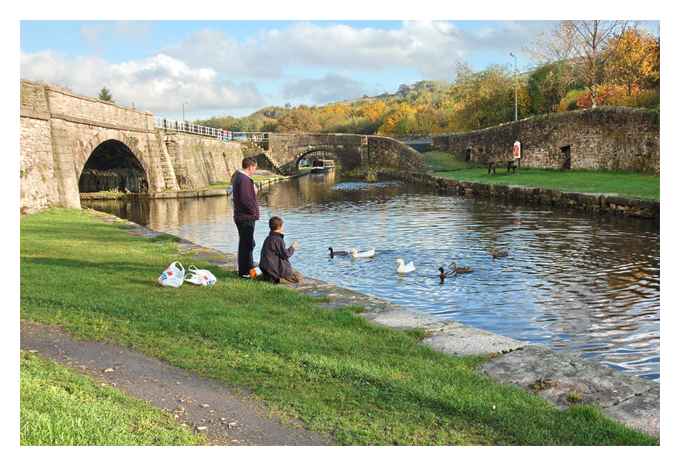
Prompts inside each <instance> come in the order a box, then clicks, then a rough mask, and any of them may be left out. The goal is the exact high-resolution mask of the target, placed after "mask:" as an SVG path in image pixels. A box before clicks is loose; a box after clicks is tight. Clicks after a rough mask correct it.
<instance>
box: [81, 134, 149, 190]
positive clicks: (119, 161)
mask: <svg viewBox="0 0 680 466" xmlns="http://www.w3.org/2000/svg"><path fill="white" fill-rule="evenodd" d="M100 139H103V140H101V141H100ZM95 142H96V145H95ZM83 149H84V152H85V154H87V155H86V158H85V159H84V161H83V163H82V166H81V167H79V169H78V170H77V172H76V173H77V175H78V177H77V179H78V190H79V191H80V192H81V193H82V192H95V191H107V190H117V191H123V192H148V190H149V170H148V168H147V166H146V164H145V163H144V159H143V158H142V157H140V156H139V155H138V154H136V153H135V151H134V150H133V149H132V148H131V147H130V145H128V144H126V143H125V142H122V141H121V140H120V139H117V138H102V137H101V136H99V135H98V136H96V137H94V138H92V139H91V140H90V141H88V143H86V144H85V146H84V148H83Z"/></svg>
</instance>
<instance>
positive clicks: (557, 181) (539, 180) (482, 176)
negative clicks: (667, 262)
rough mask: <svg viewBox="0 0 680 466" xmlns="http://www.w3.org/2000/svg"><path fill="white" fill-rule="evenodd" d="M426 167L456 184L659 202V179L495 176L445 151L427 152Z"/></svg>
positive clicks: (589, 174) (582, 173) (526, 172)
mask: <svg viewBox="0 0 680 466" xmlns="http://www.w3.org/2000/svg"><path fill="white" fill-rule="evenodd" d="M424 155H425V160H426V164H427V165H428V168H430V170H432V171H434V172H435V175H436V176H440V177H443V178H449V179H454V180H459V181H472V182H475V183H486V184H507V185H517V186H531V187H539V188H547V189H556V190H559V191H567V192H580V193H602V194H605V193H606V194H610V195H618V196H623V197H635V198H640V199H652V200H656V201H658V200H659V194H660V191H659V186H660V183H659V182H660V177H659V176H658V175H643V174H640V173H632V172H612V171H586V170H568V171H560V170H541V169H536V168H528V169H527V168H522V169H520V170H518V172H517V173H516V174H514V175H513V174H510V175H508V174H506V169H505V168H504V167H498V168H496V175H489V174H487V168H486V167H476V166H473V165H471V164H468V163H466V162H462V161H460V160H456V159H455V158H454V156H453V155H451V154H447V153H445V152H436V151H435V152H428V153H426V154H424Z"/></svg>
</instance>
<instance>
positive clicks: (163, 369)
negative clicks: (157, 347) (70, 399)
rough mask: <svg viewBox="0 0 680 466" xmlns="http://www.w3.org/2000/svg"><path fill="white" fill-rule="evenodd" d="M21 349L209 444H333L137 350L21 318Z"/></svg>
mask: <svg viewBox="0 0 680 466" xmlns="http://www.w3.org/2000/svg"><path fill="white" fill-rule="evenodd" d="M21 349H22V350H26V351H29V352H32V353H37V354H39V355H41V356H43V357H47V358H48V359H51V360H53V361H55V362H58V363H61V364H63V365H65V366H66V367H70V368H71V369H75V370H77V371H79V372H81V373H84V374H85V375H87V376H90V377H91V378H93V379H94V380H95V381H96V382H97V383H99V384H101V385H110V386H112V387H115V388H117V389H120V390H121V391H123V392H124V393H126V394H128V395H130V396H133V397H135V398H138V399H141V400H144V401H147V402H149V403H151V404H152V405H153V406H155V407H157V408H160V409H161V410H163V411H167V412H169V413H171V414H172V415H173V416H174V418H175V419H176V420H177V422H179V423H181V424H182V425H186V426H189V427H191V428H192V429H193V430H194V432H196V433H199V434H203V435H205V437H206V439H207V441H208V443H209V444H211V445H268V446H269V445H307V446H318V445H332V444H333V441H332V440H331V439H329V438H326V437H324V436H323V435H321V434H318V433H314V432H310V431H308V430H305V429H304V428H302V427H301V426H300V425H299V424H300V423H299V422H297V421H288V423H284V421H282V420H280V419H276V418H274V417H273V416H271V415H269V414H268V413H267V410H266V409H265V408H264V406H262V403H259V402H257V401H255V400H252V399H249V398H248V397H247V396H246V395H244V394H242V393H236V392H235V391H233V390H231V389H229V388H228V387H227V386H226V385H224V384H223V383H221V382H218V381H216V380H212V379H207V378H204V377H201V376H198V375H196V374H193V373H191V372H189V371H186V370H184V369H179V368H177V367H174V366H171V365H170V364H167V363H165V362H163V361H160V360H158V359H155V358H151V357H148V356H146V355H144V354H142V353H139V352H137V351H132V350H130V349H127V348H124V347H121V346H118V345H113V344H109V343H102V342H96V341H81V340H75V339H73V338H72V337H71V336H70V335H68V334H67V333H66V332H64V331H63V330H61V329H60V328H58V327H55V326H49V325H43V324H38V323H35V322H28V321H22V322H21Z"/></svg>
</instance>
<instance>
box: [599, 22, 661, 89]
mask: <svg viewBox="0 0 680 466" xmlns="http://www.w3.org/2000/svg"><path fill="white" fill-rule="evenodd" d="M607 48H608V50H610V55H611V56H610V59H609V60H608V62H607V75H608V76H609V77H610V81H611V82H612V83H614V84H622V85H625V86H626V91H627V95H628V96H631V95H632V93H633V88H634V87H637V88H640V87H643V86H645V85H646V84H650V83H651V84H652V85H653V84H654V83H656V82H658V80H659V52H660V48H659V42H658V40H657V38H655V37H653V36H652V35H651V34H648V33H645V32H642V31H639V30H637V29H633V28H631V29H628V30H626V31H625V32H624V33H623V34H622V35H621V37H620V38H616V39H610V41H609V43H608V44H607Z"/></svg>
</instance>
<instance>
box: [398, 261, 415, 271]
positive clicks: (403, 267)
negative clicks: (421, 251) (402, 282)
mask: <svg viewBox="0 0 680 466" xmlns="http://www.w3.org/2000/svg"><path fill="white" fill-rule="evenodd" d="M414 270H416V266H415V265H414V264H413V261H411V262H409V263H408V264H404V259H401V258H399V259H397V273H399V274H402V275H403V274H407V273H411V272H413V271H414Z"/></svg>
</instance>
